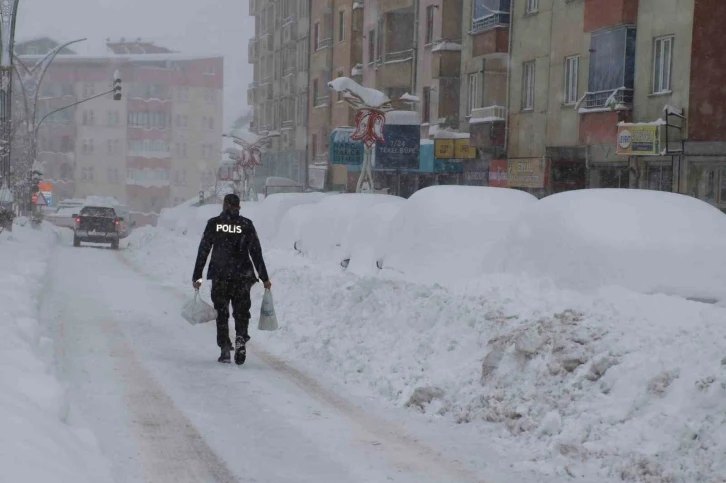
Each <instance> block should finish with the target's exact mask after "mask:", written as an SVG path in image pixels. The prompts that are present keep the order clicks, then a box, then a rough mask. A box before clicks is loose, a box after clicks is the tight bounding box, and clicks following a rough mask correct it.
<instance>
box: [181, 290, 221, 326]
mask: <svg viewBox="0 0 726 483" xmlns="http://www.w3.org/2000/svg"><path fill="white" fill-rule="evenodd" d="M181 315H182V317H184V320H186V321H187V322H189V323H190V324H192V325H197V324H204V323H206V322H211V321H213V320H216V318H217V311H216V310H214V307H212V306H211V305H209V304H208V303H207V302H205V301H204V300H202V297H200V296H199V290H197V291H196V292H195V293H194V298H193V299H191V300H190V301H188V302H187V303H185V304H184V307H183V308H182V313H181Z"/></svg>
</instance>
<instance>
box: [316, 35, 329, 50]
mask: <svg viewBox="0 0 726 483" xmlns="http://www.w3.org/2000/svg"><path fill="white" fill-rule="evenodd" d="M332 46H333V39H332V38H330V37H328V38H327V39H321V40H318V45H317V48H316V50H323V49H329V48H330V47H332Z"/></svg>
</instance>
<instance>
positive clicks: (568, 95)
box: [565, 55, 580, 105]
mask: <svg viewBox="0 0 726 483" xmlns="http://www.w3.org/2000/svg"><path fill="white" fill-rule="evenodd" d="M579 71H580V56H579V55H573V56H572V57H567V58H566V59H565V104H567V105H571V104H575V103H577V89H578V85H577V79H578V75H579Z"/></svg>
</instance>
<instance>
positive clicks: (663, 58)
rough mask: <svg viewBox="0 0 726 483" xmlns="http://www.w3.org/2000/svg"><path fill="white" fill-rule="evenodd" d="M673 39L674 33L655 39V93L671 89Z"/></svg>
mask: <svg viewBox="0 0 726 483" xmlns="http://www.w3.org/2000/svg"><path fill="white" fill-rule="evenodd" d="M673 39H674V37H673V36H672V35H670V36H668V37H661V38H658V39H655V42H654V45H653V94H662V93H667V92H670V91H671V69H672V67H673Z"/></svg>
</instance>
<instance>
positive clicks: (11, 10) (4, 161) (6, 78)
mask: <svg viewBox="0 0 726 483" xmlns="http://www.w3.org/2000/svg"><path fill="white" fill-rule="evenodd" d="M19 1H20V0H0V43H1V44H2V51H0V176H2V185H1V186H0V196H1V198H0V209H3V208H4V209H5V210H8V209H10V208H9V206H10V207H11V206H12V203H13V201H14V200H13V196H12V191H11V190H10V184H9V183H8V178H9V177H10V148H11V138H12V127H11V121H10V111H11V105H12V85H13V48H14V46H15V18H16V13H17V10H18V2H19ZM2 218H3V220H4V222H5V226H7V223H8V222H7V219H10V229H12V217H8V216H3V217H2Z"/></svg>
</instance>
